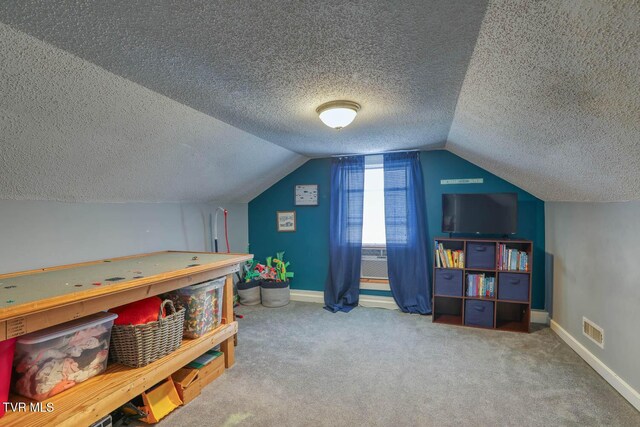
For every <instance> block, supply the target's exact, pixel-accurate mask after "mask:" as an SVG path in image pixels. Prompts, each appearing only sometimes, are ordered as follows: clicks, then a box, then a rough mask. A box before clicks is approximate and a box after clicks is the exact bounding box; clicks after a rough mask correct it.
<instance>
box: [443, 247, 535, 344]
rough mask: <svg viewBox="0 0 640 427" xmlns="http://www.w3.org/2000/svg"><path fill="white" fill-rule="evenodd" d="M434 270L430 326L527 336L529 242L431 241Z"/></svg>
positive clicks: (529, 309) (529, 278)
mask: <svg viewBox="0 0 640 427" xmlns="http://www.w3.org/2000/svg"><path fill="white" fill-rule="evenodd" d="M454 252H456V253H455V254H454ZM458 264H459V265H460V266H458ZM433 266H434V268H433V322H434V323H444V324H448V325H464V326H469V327H477V328H486V329H496V330H501V331H515V332H529V322H530V319H531V283H532V281H531V271H532V267H533V242H532V241H530V240H509V239H481V238H473V239H472V238H451V237H440V238H436V239H434V264H433ZM507 266H509V267H511V268H508V267H507ZM513 267H516V268H513ZM470 275H471V277H470ZM474 278H475V280H474ZM482 283H484V286H482V285H481V284H482Z"/></svg>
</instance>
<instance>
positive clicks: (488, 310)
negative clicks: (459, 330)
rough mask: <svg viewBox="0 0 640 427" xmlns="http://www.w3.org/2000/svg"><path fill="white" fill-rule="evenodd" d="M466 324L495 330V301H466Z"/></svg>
mask: <svg viewBox="0 0 640 427" xmlns="http://www.w3.org/2000/svg"><path fill="white" fill-rule="evenodd" d="M464 324H465V325H467V326H480V327H482V328H493V301H482V300H466V301H465V305H464Z"/></svg>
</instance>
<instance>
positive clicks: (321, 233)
mask: <svg viewBox="0 0 640 427" xmlns="http://www.w3.org/2000/svg"><path fill="white" fill-rule="evenodd" d="M330 176H331V159H314V160H309V161H308V162H306V163H305V164H304V165H302V166H300V167H299V168H298V169H296V170H295V171H293V172H291V173H290V174H289V175H287V176H285V177H284V178H282V179H281V180H280V181H278V182H277V183H276V184H274V185H273V186H271V187H270V188H269V189H267V190H266V191H265V192H263V193H262V194H260V195H259V196H258V197H256V198H255V199H253V200H252V201H251V202H249V250H250V252H251V253H252V254H254V255H255V259H256V260H259V261H264V260H265V258H266V257H268V256H272V255H275V253H276V252H278V251H285V254H284V257H285V260H287V261H290V262H291V265H290V266H289V268H290V269H291V271H293V272H294V274H295V276H294V278H293V280H292V281H291V287H292V288H293V289H306V290H315V291H322V290H324V283H325V281H326V280H327V274H328V272H329V183H330ZM298 184H318V206H295V205H294V189H295V186H296V185H298ZM289 210H295V211H296V229H297V230H296V231H295V232H293V233H288V232H287V233H284V232H283V233H278V231H277V230H276V212H277V211H289Z"/></svg>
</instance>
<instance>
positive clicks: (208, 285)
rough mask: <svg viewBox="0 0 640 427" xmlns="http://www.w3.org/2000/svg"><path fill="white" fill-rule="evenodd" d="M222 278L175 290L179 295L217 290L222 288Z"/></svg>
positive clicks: (223, 279)
mask: <svg viewBox="0 0 640 427" xmlns="http://www.w3.org/2000/svg"><path fill="white" fill-rule="evenodd" d="M224 281H225V278H224V277H218V278H217V279H213V280H209V281H206V282H202V283H198V284H195V285H191V286H187V287H184V288H180V289H176V292H178V293H179V294H192V293H194V292H199V291H203V290H204V291H207V290H209V289H219V288H222V287H224Z"/></svg>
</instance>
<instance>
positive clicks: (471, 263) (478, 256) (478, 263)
mask: <svg viewBox="0 0 640 427" xmlns="http://www.w3.org/2000/svg"><path fill="white" fill-rule="evenodd" d="M466 255H467V263H466V265H465V267H466V268H482V269H489V270H492V269H495V268H496V244H495V243H492V242H468V243H467V254H466Z"/></svg>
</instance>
